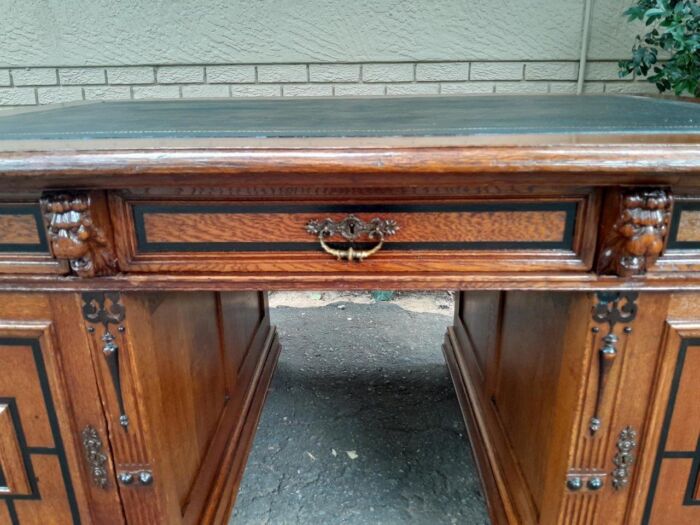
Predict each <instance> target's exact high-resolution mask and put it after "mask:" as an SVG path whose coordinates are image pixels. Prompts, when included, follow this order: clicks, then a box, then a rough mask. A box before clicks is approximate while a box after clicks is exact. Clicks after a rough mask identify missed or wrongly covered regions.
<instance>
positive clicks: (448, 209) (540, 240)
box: [112, 195, 595, 272]
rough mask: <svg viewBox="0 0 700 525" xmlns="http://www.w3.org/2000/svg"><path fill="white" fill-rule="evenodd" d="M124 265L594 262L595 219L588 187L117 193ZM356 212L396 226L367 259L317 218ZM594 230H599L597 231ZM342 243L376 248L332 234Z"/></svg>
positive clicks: (541, 265) (340, 268) (310, 268)
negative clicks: (344, 196)
mask: <svg viewBox="0 0 700 525" xmlns="http://www.w3.org/2000/svg"><path fill="white" fill-rule="evenodd" d="M112 204H113V206H112V209H113V212H114V222H115V231H116V238H117V240H116V242H117V251H118V255H119V258H120V267H121V268H122V270H126V271H172V270H175V271H178V270H181V271H222V272H223V271H228V272H231V271H241V272H248V271H250V272H253V271H271V272H277V271H280V272H316V271H318V272H327V271H334V272H367V271H392V272H401V271H509V270H544V269H571V270H585V269H588V268H589V267H590V258H591V255H592V246H593V244H594V239H593V237H594V235H595V232H594V230H595V228H594V227H592V228H584V225H585V224H586V223H587V222H590V221H589V220H588V219H590V217H588V215H589V214H590V213H592V209H593V207H594V206H592V203H591V198H590V195H589V196H578V197H566V198H551V197H549V198H542V199H541V200H539V199H537V200H535V199H533V200H524V199H516V198H510V199H497V200H496V199H494V200H484V199H481V200H476V199H471V200H451V201H443V202H426V201H409V202H393V203H383V202H364V203H358V204H354V203H353V204H351V203H348V202H330V203H329V202H323V203H321V202H317V203H314V202H309V201H305V202H300V203H289V202H240V201H239V202H221V201H219V202H211V201H206V202H197V201H191V200H190V201H179V200H161V201H154V200H139V199H134V200H131V201H129V200H126V199H122V198H120V197H118V196H117V197H113V199H112ZM349 216H354V217H357V218H358V219H359V220H361V221H363V222H365V223H369V222H370V221H372V220H373V219H382V220H390V221H395V223H396V224H397V225H398V228H397V230H396V231H395V232H394V233H393V234H391V235H389V234H387V235H386V236H385V238H384V241H385V242H384V245H383V246H382V248H381V250H380V251H378V252H377V253H375V254H373V255H372V256H371V257H369V258H367V259H365V260H363V261H362V264H357V263H356V262H348V261H338V260H336V259H335V258H334V257H332V256H330V255H328V254H326V253H324V252H323V250H322V248H321V246H320V243H319V238H318V236H317V235H316V234H314V233H310V232H308V231H307V225H308V224H309V223H310V222H311V221H314V220H318V221H323V220H325V219H331V220H333V221H335V222H340V221H342V220H343V219H345V218H347V217H349ZM591 230H592V231H591ZM324 240H325V241H326V242H327V244H328V245H330V246H331V247H332V248H335V249H340V250H343V249H347V248H349V247H351V246H352V248H353V249H356V250H369V249H371V248H372V247H374V246H376V244H377V242H376V239H372V238H369V237H368V236H367V235H361V236H359V237H358V238H357V239H356V240H355V242H354V243H352V244H351V243H350V242H348V241H347V240H346V239H344V238H343V237H341V236H340V235H338V234H336V235H332V236H328V237H324Z"/></svg>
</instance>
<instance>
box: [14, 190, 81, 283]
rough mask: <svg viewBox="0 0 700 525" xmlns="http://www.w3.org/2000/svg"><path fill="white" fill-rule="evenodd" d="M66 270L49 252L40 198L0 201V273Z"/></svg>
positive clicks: (56, 271) (57, 271) (63, 264)
mask: <svg viewBox="0 0 700 525" xmlns="http://www.w3.org/2000/svg"><path fill="white" fill-rule="evenodd" d="M66 271H67V265H66V264H65V263H64V262H62V261H57V260H55V259H54V258H53V257H52V255H51V253H50V250H49V245H48V242H47V240H46V230H45V228H44V220H43V217H42V215H41V209H40V207H39V202H38V199H37V201H35V202H22V201H16V202H0V274H3V273H25V274H26V273H29V274H32V273H59V274H61V273H66Z"/></svg>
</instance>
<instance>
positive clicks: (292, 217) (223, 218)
mask: <svg viewBox="0 0 700 525" xmlns="http://www.w3.org/2000/svg"><path fill="white" fill-rule="evenodd" d="M347 215H348V214H340V213H294V214H282V213H278V214H274V213H251V214H247V213H205V214H204V213H157V212H156V213H146V214H145V215H144V219H145V233H146V238H147V240H148V242H149V243H151V242H152V243H168V242H186V243H204V242H210V243H221V242H266V243H267V242H309V243H314V244H316V243H317V242H318V241H317V240H316V238H315V236H314V235H309V233H308V232H306V224H307V223H308V222H310V221H311V220H315V219H325V218H330V219H332V220H334V221H341V220H342V219H344V218H345V217H346V216H347ZM355 215H356V216H357V217H358V218H360V219H361V220H364V221H367V222H369V221H371V220H372V219H373V218H375V217H380V218H383V219H392V220H395V221H396V223H397V224H398V225H399V230H398V231H397V232H396V234H395V235H392V236H390V237H387V238H386V240H385V242H386V243H387V244H391V243H394V242H416V243H421V242H436V241H447V242H536V241H540V242H557V241H563V240H564V229H565V225H566V213H565V212H563V211H550V212H547V211H501V212H498V211H495V212H428V213H402V212H394V211H388V212H377V213H357V214H355ZM338 240H340V241H343V239H342V238H338ZM363 240H365V241H366V239H363Z"/></svg>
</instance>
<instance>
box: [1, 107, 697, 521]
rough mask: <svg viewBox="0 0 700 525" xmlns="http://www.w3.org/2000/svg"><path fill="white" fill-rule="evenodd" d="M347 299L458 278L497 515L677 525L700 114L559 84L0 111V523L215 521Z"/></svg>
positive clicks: (483, 469)
mask: <svg viewBox="0 0 700 525" xmlns="http://www.w3.org/2000/svg"><path fill="white" fill-rule="evenodd" d="M324 250H325V251H324ZM326 252H328V253H326ZM348 259H350V260H348ZM359 259H364V260H362V262H359ZM341 288H342V289H347V288H355V289H377V288H380V289H422V290H431V289H455V290H461V292H460V294H459V297H458V306H457V309H456V313H455V322H454V325H453V326H452V327H450V328H449V329H448V331H447V335H446V338H445V342H444V347H443V349H444V353H445V357H446V361H447V364H448V367H449V370H450V372H451V375H452V378H453V380H454V383H455V387H456V390H457V393H458V395H459V399H460V403H461V406H462V410H463V413H464V417H465V421H466V423H467V427H468V430H469V435H470V439H471V442H472V445H473V447H474V451H475V456H476V458H477V462H478V465H479V469H480V473H481V477H482V480H483V486H484V490H485V492H486V496H487V499H488V503H489V508H490V512H491V516H492V518H493V521H494V522H495V523H523V524H531V523H542V524H551V523H560V524H567V525H571V524H592V523H599V524H613V523H650V524H668V523H672V524H674V525H676V524H682V523H700V475H699V472H700V403H698V389H697V382H698V380H699V379H700V293H699V291H700V106H698V105H695V104H691V103H680V102H672V101H662V100H648V99H641V98H634V97H579V98H576V97H567V96H563V97H511V98H509V97H474V98H459V97H445V98H398V99H386V98H385V99H345V100H340V99H336V100H329V99H325V100H323V99H316V100H314V99H305V100H281V101H280V100H277V101H275V100H267V101H260V100H255V101H253V100H249V101H240V100H239V101H234V100H227V101H201V102H184V101H173V102H152V101H151V102H118V103H103V104H79V105H75V106H69V107H64V108H59V109H55V108H52V109H44V110H39V111H36V110H35V111H26V112H17V113H12V114H10V113H6V114H3V116H2V117H0V297H1V298H2V300H1V301H0V363H1V370H2V372H1V373H0V523H3V524H5V523H9V524H17V523H21V524H23V525H33V524H40V523H41V524H43V523H48V521H51V520H53V521H51V522H52V523H61V524H64V523H65V524H68V523H98V524H111V523H130V524H152V523H166V524H177V523H190V524H195V523H225V522H226V520H227V518H228V515H229V513H230V510H231V507H232V505H233V502H234V499H235V494H236V491H237V487H238V483H239V481H240V477H241V474H242V471H243V467H244V464H245V460H246V456H247V454H248V450H249V448H250V444H251V441H252V437H253V434H254V431H255V427H256V423H257V420H258V417H259V414H260V411H261V408H262V406H263V402H264V398H265V392H266V389H267V386H268V383H269V380H270V377H271V374H272V371H273V369H274V366H275V363H276V359H277V356H278V353H279V348H280V346H279V341H278V338H277V336H276V334H275V330H274V328H273V327H271V326H270V323H269V316H268V308H267V303H266V298H265V291H267V290H275V289H305V290H313V289H316V290H318V289H341ZM49 516H50V517H51V518H47V517H49ZM47 519H48V521H47Z"/></svg>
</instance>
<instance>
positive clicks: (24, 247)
mask: <svg viewBox="0 0 700 525" xmlns="http://www.w3.org/2000/svg"><path fill="white" fill-rule="evenodd" d="M48 251H49V246H48V243H47V242H46V233H45V232H44V226H43V224H42V219H41V213H40V210H39V206H38V205H36V206H33V205H28V204H2V205H0V253H7V252H23V253H48Z"/></svg>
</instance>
